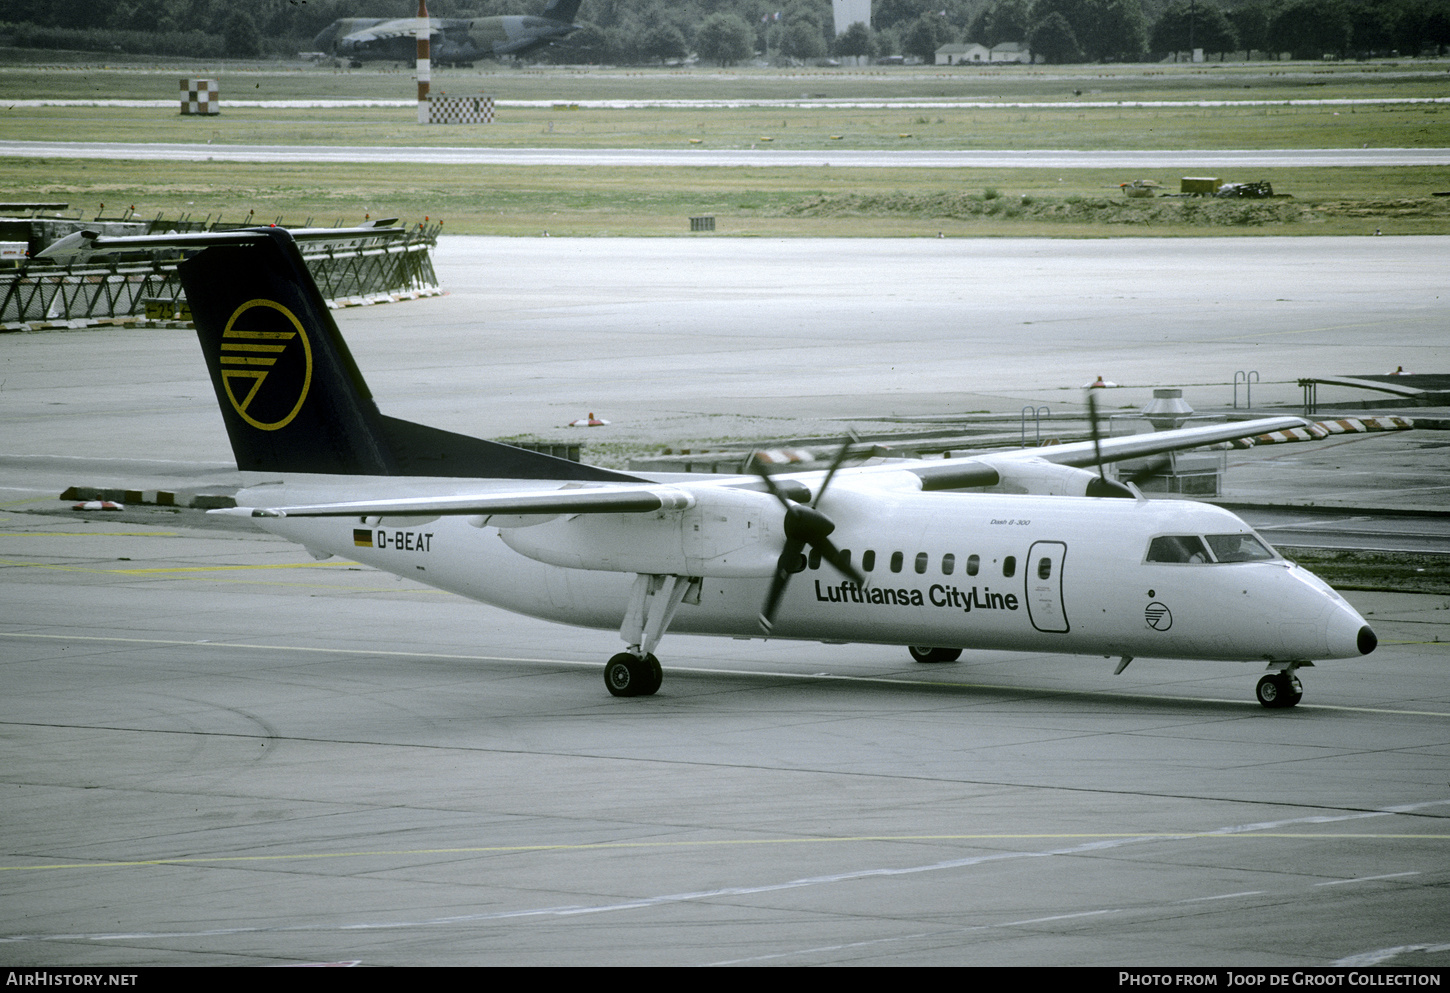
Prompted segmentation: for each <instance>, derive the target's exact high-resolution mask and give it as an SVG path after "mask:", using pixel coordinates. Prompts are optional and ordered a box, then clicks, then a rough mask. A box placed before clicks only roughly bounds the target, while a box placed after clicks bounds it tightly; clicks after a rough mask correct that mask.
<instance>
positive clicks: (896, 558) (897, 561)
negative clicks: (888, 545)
mask: <svg viewBox="0 0 1450 993" xmlns="http://www.w3.org/2000/svg"><path fill="white" fill-rule="evenodd" d="M904 559H905V556H904V555H902V554H901V553H900V552H892V553H891V571H892V572H900V571H901V563H902V561H903V560H904Z"/></svg>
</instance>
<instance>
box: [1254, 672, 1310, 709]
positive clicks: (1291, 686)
mask: <svg viewBox="0 0 1450 993" xmlns="http://www.w3.org/2000/svg"><path fill="white" fill-rule="evenodd" d="M1254 696H1256V697H1258V699H1259V703H1261V704H1262V705H1264V706H1265V707H1268V708H1270V709H1271V710H1279V709H1281V708H1284V707H1292V706H1294V704H1296V703H1298V702H1299V701H1300V700H1301V699H1303V697H1304V687H1303V686H1302V685H1301V684H1300V682H1299V677H1297V676H1295V675H1293V674H1291V673H1284V672H1275V673H1271V674H1269V675H1267V676H1265V677H1263V678H1262V679H1260V680H1259V685H1258V686H1256V687H1254Z"/></svg>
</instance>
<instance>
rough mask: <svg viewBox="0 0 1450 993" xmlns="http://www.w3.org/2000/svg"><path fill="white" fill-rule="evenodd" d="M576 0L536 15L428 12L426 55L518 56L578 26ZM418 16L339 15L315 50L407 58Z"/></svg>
mask: <svg viewBox="0 0 1450 993" xmlns="http://www.w3.org/2000/svg"><path fill="white" fill-rule="evenodd" d="M579 3H580V0H550V3H549V6H547V7H545V8H544V12H543V14H542V15H540V16H539V17H531V16H528V15H523V14H509V15H505V16H503V17H431V18H429V19H428V27H429V57H430V58H431V60H432V61H433V62H434V63H438V64H454V65H459V64H466V63H471V62H474V61H476V60H478V59H494V58H498V57H499V56H501V55H523V54H525V53H527V52H531V51H533V50H534V49H536V48H542V47H543V46H545V45H551V44H553V43H554V42H556V41H560V40H562V39H564V38H567V37H568V36H569V35H571V34H573V33H574V32H575V31H578V30H579V25H577V24H575V23H573V21H574V15H575V14H577V13H578V12H579ZM417 39H418V19H417V18H416V17H400V18H396V19H393V20H386V19H383V18H378V17H345V18H343V19H342V20H339V21H333V22H332V23H331V24H329V25H328V26H327V27H325V28H323V29H322V32H321V33H320V34H319V35H318V36H317V37H316V38H315V39H314V40H313V42H312V45H313V47H314V48H316V49H317V50H318V51H319V52H329V53H331V54H333V55H338V56H341V57H342V58H345V59H349V60H351V61H352V62H356V63H361V62H366V61H392V62H407V63H411V62H412V61H413V60H414V58H415V57H416V56H417Z"/></svg>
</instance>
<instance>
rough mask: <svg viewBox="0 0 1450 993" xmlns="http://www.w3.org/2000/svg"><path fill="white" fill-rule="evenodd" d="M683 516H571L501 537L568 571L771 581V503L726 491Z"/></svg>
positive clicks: (775, 507)
mask: <svg viewBox="0 0 1450 993" xmlns="http://www.w3.org/2000/svg"><path fill="white" fill-rule="evenodd" d="M693 495H694V497H695V505H694V506H693V507H690V508H689V509H686V510H661V511H655V512H654V513H648V514H575V515H571V516H564V517H559V518H557V519H555V520H552V521H548V522H546V523H542V524H536V525H534V526H533V527H526V528H518V527H516V528H508V529H504V530H500V531H499V537H500V538H502V539H503V542H504V544H506V545H508V546H509V547H510V548H512V549H513V550H514V551H516V552H518V553H519V554H520V555H527V556H528V557H529V558H531V559H535V560H537V561H539V562H547V563H548V564H549V565H557V566H563V567H564V568H567V569H592V570H596V571H601V572H642V573H650V574H655V575H674V576H714V577H719V578H730V577H745V576H770V575H773V574H774V573H775V567H776V563H777V561H778V560H779V558H780V553H781V549H782V548H783V547H784V545H785V532H784V527H783V522H784V519H785V514H784V512H783V511H782V509H781V506H780V504H779V503H777V502H776V500H775V498H774V497H771V496H769V495H767V494H764V493H756V492H753V491H751V490H737V489H730V488H726V487H720V488H718V489H714V488H710V489H701V490H696V491H694V494H693Z"/></svg>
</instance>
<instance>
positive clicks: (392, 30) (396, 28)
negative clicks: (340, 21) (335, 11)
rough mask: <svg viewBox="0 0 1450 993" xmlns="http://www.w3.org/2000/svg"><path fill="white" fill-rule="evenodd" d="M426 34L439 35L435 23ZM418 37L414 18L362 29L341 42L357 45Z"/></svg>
mask: <svg viewBox="0 0 1450 993" xmlns="http://www.w3.org/2000/svg"><path fill="white" fill-rule="evenodd" d="M428 33H429V34H430V35H435V34H438V33H439V28H438V25H437V24H436V23H434V24H430V25H429V26H428ZM417 36H418V19H417V18H415V17H407V18H402V19H400V20H396V21H385V22H384V23H382V24H378V25H376V26H374V27H370V28H364V29H363V30H361V31H354V32H353V33H352V34H349V35H345V36H343V39H342V40H343V41H347V42H352V43H353V44H357V43H359V42H369V41H387V40H389V39H392V38H416V37H417Z"/></svg>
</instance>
